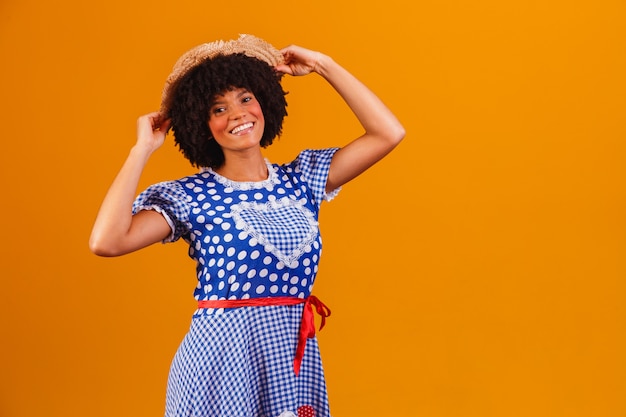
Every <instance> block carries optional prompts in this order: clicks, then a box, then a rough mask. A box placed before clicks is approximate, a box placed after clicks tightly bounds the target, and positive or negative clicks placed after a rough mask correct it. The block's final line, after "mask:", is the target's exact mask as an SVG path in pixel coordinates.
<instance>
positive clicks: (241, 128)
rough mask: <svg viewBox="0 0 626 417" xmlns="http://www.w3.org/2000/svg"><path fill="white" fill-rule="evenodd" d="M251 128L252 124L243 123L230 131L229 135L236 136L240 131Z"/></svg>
mask: <svg viewBox="0 0 626 417" xmlns="http://www.w3.org/2000/svg"><path fill="white" fill-rule="evenodd" d="M252 126H254V123H252V122H248V123H244V124H242V125H239V126H237V127H236V128H234V129H233V130H231V131H230V133H231V134H233V135H236V134H237V133H239V132H242V131H244V130H246V129H251V128H252Z"/></svg>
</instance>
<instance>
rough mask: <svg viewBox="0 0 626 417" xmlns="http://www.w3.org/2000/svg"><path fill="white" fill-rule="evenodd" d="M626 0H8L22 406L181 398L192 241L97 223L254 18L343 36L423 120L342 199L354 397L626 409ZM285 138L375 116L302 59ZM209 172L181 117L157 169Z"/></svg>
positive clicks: (8, 277) (7, 186)
mask: <svg viewBox="0 0 626 417" xmlns="http://www.w3.org/2000/svg"><path fill="white" fill-rule="evenodd" d="M625 18H626V4H625V3H624V2H623V1H622V0H613V1H609V0H597V1H580V0H574V1H563V0H559V1H550V0H547V1H538V0H534V1H530V0H529V1H519V0H513V1H499V0H476V1H464V0H451V1H433V0H429V1H413V2H410V1H408V0H402V1H400V0H389V1H386V2H375V3H369V2H362V1H354V0H349V1H345V2H341V1H317V2H260V1H259V2H248V1H243V2H235V3H233V2H209V1H199V0H182V1H178V2H173V1H167V2H166V1H162V0H153V1H145V0H139V1H119V0H112V1H108V2H94V3H92V2H84V1H77V0H60V1H57V2H43V1H34V0H21V1H17V0H3V1H2V2H1V3H0V54H1V60H2V61H1V62H2V63H1V65H0V83H1V90H0V91H1V93H0V94H1V97H2V100H1V104H0V106H2V109H1V111H0V120H1V121H2V123H1V140H2V145H1V148H2V152H1V153H0V174H1V178H2V205H1V206H2V208H1V210H2V223H3V224H2V232H3V239H2V250H1V258H0V259H1V270H0V274H1V287H0V295H1V300H2V301H1V302H0V325H1V327H0V331H1V342H0V416H1V417H39V416H41V417H79V416H80V417H85V416H89V417H111V416H116V417H122V416H129V417H130V416H146V417H147V416H158V415H162V413H163V405H164V396H165V383H166V378H167V371H168V367H169V363H170V360H171V358H172V356H173V354H174V352H175V349H176V347H177V346H178V343H179V342H180V340H181V338H182V336H183V335H184V333H185V332H186V330H187V327H188V325H189V320H190V315H191V313H192V311H193V308H194V307H193V298H192V291H193V287H194V272H193V271H194V269H193V268H194V267H193V264H192V263H191V261H190V260H189V259H188V258H187V255H186V248H185V247H184V244H182V243H177V244H172V245H155V246H154V247H151V248H148V249H146V250H144V251H141V252H139V253H135V254H131V255H128V256H126V257H122V258H114V259H103V258H98V257H96V256H94V255H92V254H91V253H90V252H89V250H88V247H87V241H88V237H89V233H90V229H91V225H92V222H93V220H94V217H95V215H96V212H97V209H98V207H99V204H100V201H101V199H102V197H103V195H104V193H105V192H106V189H107V187H108V185H109V184H110V182H111V180H112V179H113V177H114V175H115V174H116V172H117V170H118V169H119V167H120V166H121V164H122V162H123V160H124V159H125V157H126V155H127V152H128V150H129V149H130V147H131V146H132V144H133V142H134V134H135V120H136V118H137V116H139V115H140V114H143V113H146V112H149V111H152V110H155V109H156V108H157V107H158V104H159V100H160V94H161V88H162V86H163V83H164V80H165V78H166V76H167V74H168V73H169V71H170V69H171V67H172V65H173V64H174V61H175V60H176V59H177V58H178V56H179V55H180V54H181V53H183V52H184V51H185V50H187V49H189V48H191V47H193V46H195V45H197V44H199V43H203V42H208V41H212V40H215V39H232V38H235V37H237V35H238V34H239V33H251V34H255V35H257V36H260V37H262V38H264V39H266V40H268V41H269V42H271V43H273V44H274V45H276V46H277V47H282V46H286V45H287V44H290V43H295V44H300V45H302V46H306V47H309V48H312V49H318V50H321V51H323V52H325V53H328V54H329V55H331V56H333V57H334V58H335V59H336V60H337V61H339V62H340V63H342V64H343V65H344V66H345V67H346V68H348V69H349V70H351V71H352V72H353V73H354V74H355V75H357V76H358V77H359V78H361V79H362V80H363V81H364V82H365V83H366V84H368V85H369V86H370V87H371V88H372V89H373V90H374V91H375V92H376V93H378V94H379V95H380V97H381V98H382V99H383V100H384V101H385V102H386V103H387V104H388V105H389V107H390V108H391V109H392V110H393V111H394V112H395V113H396V114H397V115H398V117H399V118H400V119H401V121H402V122H403V123H404V125H405V127H406V129H407V132H408V134H407V137H406V139H405V141H404V142H403V143H402V144H401V145H400V146H399V148H398V149H397V150H396V151H395V152H394V153H392V154H391V155H390V156H389V157H388V158H386V159H385V160H383V161H382V162H381V163H380V164H378V165H376V166H375V167H374V168H372V169H371V170H370V171H368V172H367V173H366V174H364V175H363V176H362V177H360V178H358V179H357V180H355V181H353V182H352V183H350V184H348V185H347V186H345V187H344V190H343V191H342V193H341V194H340V196H339V197H338V198H337V199H336V200H335V201H333V202H331V203H330V204H326V205H325V206H324V208H323V211H322V215H321V221H322V232H323V237H324V242H325V247H324V257H323V258H322V263H321V265H320V272H319V276H318V281H317V284H316V289H315V293H316V294H317V295H318V296H319V297H320V298H321V299H323V300H324V301H325V302H326V303H327V304H328V305H329V306H330V307H331V309H332V311H333V314H332V317H331V318H330V320H329V322H328V324H327V326H326V328H325V329H324V330H323V331H322V332H321V333H320V334H319V339H320V345H321V349H322V357H323V359H324V361H325V368H326V374H327V379H328V388H329V393H330V401H331V410H332V411H333V412H334V413H333V414H334V415H335V416H343V417H353V416H392V415H393V416H420V417H444V416H445V417H518V416H519V417H540V416H547V417H623V416H626V336H625V333H626V307H625V305H626V303H625V302H624V301H625V295H626V291H625V290H626V285H625V284H624V278H625V277H626V261H625V259H626V258H625V256H624V252H625V251H626V220H625V219H626V215H625V214H626V199H625V196H626V185H625V180H626V167H625V164H624V157H625V156H626V143H625V139H626V123H625V121H626V118H625V115H626V82H625V75H626V25H625V23H624V22H625ZM285 88H286V89H287V90H289V95H288V100H289V116H288V119H287V121H286V123H285V128H284V134H283V136H282V138H281V139H280V140H279V141H277V142H276V143H275V145H273V147H271V148H270V149H268V151H267V155H268V157H269V158H270V159H272V160H273V161H275V162H285V161H287V160H289V159H290V158H292V157H293V156H294V155H295V154H296V153H297V151H298V150H300V149H302V148H305V147H326V146H340V145H342V144H345V143H347V141H349V140H351V139H352V138H354V137H356V136H357V135H359V134H360V128H359V126H358V124H357V123H356V121H355V120H354V119H353V118H352V117H351V115H350V113H349V111H348V110H347V109H346V107H345V106H344V105H343V104H342V103H341V100H340V99H339V98H338V97H337V96H336V95H335V94H334V93H333V91H332V90H331V89H330V87H328V85H326V84H325V83H324V82H323V81H322V80H321V79H320V78H319V77H317V76H314V75H312V76H309V77H304V78H296V79H292V78H286V79H285ZM191 172H193V170H192V169H191V167H190V166H189V165H188V164H187V162H186V161H185V160H184V158H183V157H182V155H180V153H179V152H178V150H177V149H176V148H175V146H174V145H173V142H172V141H171V138H170V139H169V141H168V143H167V144H166V145H165V146H164V147H163V149H161V150H160V151H159V152H158V153H157V154H155V155H154V157H153V159H152V161H151V162H150V165H149V167H148V168H147V169H146V171H145V175H144V177H143V179H142V184H141V187H144V186H146V185H148V184H151V183H154V182H157V181H162V180H168V179H175V178H178V177H181V176H183V175H186V174H188V173H191Z"/></svg>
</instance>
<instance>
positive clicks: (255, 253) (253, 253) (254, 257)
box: [250, 250, 261, 259]
mask: <svg viewBox="0 0 626 417" xmlns="http://www.w3.org/2000/svg"><path fill="white" fill-rule="evenodd" d="M259 256H261V252H259V251H258V250H255V251H252V253H250V259H257V258H258V257H259Z"/></svg>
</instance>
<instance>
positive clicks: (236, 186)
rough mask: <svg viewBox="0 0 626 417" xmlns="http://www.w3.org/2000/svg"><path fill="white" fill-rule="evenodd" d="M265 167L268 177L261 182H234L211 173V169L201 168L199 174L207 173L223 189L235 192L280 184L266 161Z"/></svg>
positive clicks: (272, 168)
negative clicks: (230, 189) (223, 187)
mask: <svg viewBox="0 0 626 417" xmlns="http://www.w3.org/2000/svg"><path fill="white" fill-rule="evenodd" d="M265 165H266V166H267V172H268V176H267V179H264V180H263V181H234V180H231V179H230V178H226V177H224V176H222V175H220V174H218V173H217V172H215V171H213V169H212V168H211V167H203V168H202V169H200V172H201V173H205V172H209V173H211V174H212V175H213V176H214V177H215V181H217V182H219V183H220V184H222V185H223V186H225V187H228V188H232V189H233V190H237V191H248V190H259V189H261V188H273V186H274V185H278V184H280V179H279V178H278V175H277V174H276V169H275V168H274V167H273V166H272V164H271V163H270V162H269V161H268V160H267V159H266V160H265Z"/></svg>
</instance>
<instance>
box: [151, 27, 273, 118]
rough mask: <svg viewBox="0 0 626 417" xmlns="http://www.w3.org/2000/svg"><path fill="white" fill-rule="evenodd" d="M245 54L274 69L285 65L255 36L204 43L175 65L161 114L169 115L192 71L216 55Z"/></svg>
mask: <svg viewBox="0 0 626 417" xmlns="http://www.w3.org/2000/svg"><path fill="white" fill-rule="evenodd" d="M237 53H243V54H245V55H247V56H250V57H253V58H258V59H260V60H262V61H265V62H267V64H268V65H270V66H272V67H274V66H276V65H278V64H282V63H283V61H284V60H283V55H282V54H281V53H280V51H279V50H278V49H276V48H274V47H273V46H272V45H270V44H269V43H267V42H266V41H264V40H263V39H260V38H257V37H256V36H253V35H245V34H243V35H239V38H238V39H236V40H230V41H222V40H219V41H215V42H211V43H204V44H202V45H198V46H196V47H195V48H192V49H190V50H189V51H187V52H185V53H184V54H183V55H182V56H181V57H180V58H179V59H178V61H176V64H174V68H173V69H172V72H171V74H170V75H169V76H168V77H167V81H166V82H165V87H164V88H163V94H162V96H161V114H163V115H168V114H169V111H170V108H171V106H172V100H173V98H174V92H175V91H176V87H177V86H178V83H179V81H180V80H181V79H182V78H183V77H184V76H185V74H187V73H188V72H189V71H190V70H191V69H193V68H195V67H196V66H198V65H200V64H201V63H202V62H204V61H206V60H208V59H211V58H213V57H214V56H216V55H231V54H237Z"/></svg>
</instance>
